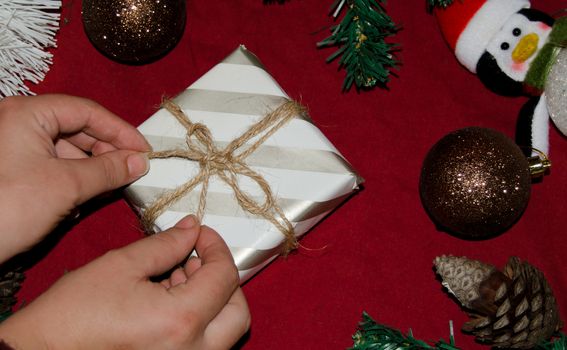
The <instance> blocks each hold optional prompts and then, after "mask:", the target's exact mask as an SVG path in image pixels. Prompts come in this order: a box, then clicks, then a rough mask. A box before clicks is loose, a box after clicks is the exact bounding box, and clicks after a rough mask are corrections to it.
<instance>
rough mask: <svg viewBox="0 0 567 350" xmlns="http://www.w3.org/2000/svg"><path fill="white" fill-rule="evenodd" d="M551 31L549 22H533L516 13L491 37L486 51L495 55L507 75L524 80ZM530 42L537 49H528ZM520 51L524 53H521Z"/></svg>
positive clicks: (517, 79)
mask: <svg viewBox="0 0 567 350" xmlns="http://www.w3.org/2000/svg"><path fill="white" fill-rule="evenodd" d="M550 31H551V27H550V26H548V25H547V24H545V23H543V22H537V21H536V22H532V21H530V20H528V19H527V18H526V17H525V16H524V15H522V14H519V13H516V14H514V15H512V16H511V17H510V19H509V20H508V21H506V23H505V24H504V26H503V27H502V30H501V31H500V32H498V33H497V34H496V35H495V36H494V37H493V38H492V39H491V41H490V42H489V43H488V46H487V48H486V51H488V52H489V53H490V54H492V56H494V58H495V59H496V61H497V62H498V66H499V67H500V69H502V71H503V72H504V73H505V74H506V75H508V76H509V77H510V78H512V79H514V80H516V81H523V80H524V78H525V77H526V72H527V71H528V68H529V67H530V63H531V62H532V61H533V60H534V58H535V56H536V55H537V53H538V52H539V50H540V49H541V48H542V46H543V45H544V44H545V42H546V41H547V37H548V36H549V33H550ZM528 42H529V44H527V43H528ZM530 44H531V46H532V47H533V48H534V49H535V50H534V49H531V50H530V49H526V46H530ZM519 45H520V46H521V47H519ZM536 45H537V48H535V46H536ZM517 48H518V49H517ZM520 51H522V52H523V53H522V54H519V52H520ZM514 52H515V54H514V55H513V53H514ZM530 53H531V54H530Z"/></svg>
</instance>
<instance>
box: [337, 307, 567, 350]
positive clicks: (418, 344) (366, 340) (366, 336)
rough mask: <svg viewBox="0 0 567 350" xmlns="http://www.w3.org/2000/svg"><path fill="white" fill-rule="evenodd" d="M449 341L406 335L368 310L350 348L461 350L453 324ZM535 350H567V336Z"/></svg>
mask: <svg viewBox="0 0 567 350" xmlns="http://www.w3.org/2000/svg"><path fill="white" fill-rule="evenodd" d="M450 328H451V329H450V341H449V343H447V342H445V341H444V340H442V339H441V340H440V341H438V342H437V343H435V344H434V345H430V344H428V343H426V342H424V341H422V340H419V339H416V338H414V337H413V334H412V332H411V330H410V331H409V332H408V334H407V335H404V334H403V333H402V332H400V331H399V330H397V329H394V328H390V327H388V326H384V325H381V324H378V323H376V321H374V320H373V319H372V317H370V316H369V315H368V314H367V313H366V312H363V313H362V321H361V322H360V323H359V325H358V329H357V331H356V333H355V334H354V335H353V336H352V340H353V343H354V344H353V347H351V348H349V349H348V350H393V349H395V350H460V349H459V348H457V347H456V346H455V340H454V337H453V326H452V324H451V326H450ZM533 350H567V336H566V335H565V334H564V333H560V334H558V335H557V336H556V337H554V338H553V339H549V340H547V341H545V342H543V343H541V344H538V345H537V346H536V347H535V348H534V349H533Z"/></svg>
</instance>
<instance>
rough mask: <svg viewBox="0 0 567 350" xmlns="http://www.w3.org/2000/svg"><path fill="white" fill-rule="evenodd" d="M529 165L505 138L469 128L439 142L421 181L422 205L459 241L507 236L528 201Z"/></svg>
mask: <svg viewBox="0 0 567 350" xmlns="http://www.w3.org/2000/svg"><path fill="white" fill-rule="evenodd" d="M530 187H531V175H530V164H529V163H528V160H527V159H526V157H525V156H524V155H523V154H522V151H521V150H520V148H519V147H518V146H517V145H516V144H515V143H514V142H513V141H512V140H510V139H509V138H508V137H506V136H505V135H503V134H501V133H499V132H497V131H494V130H491V129H486V128H479V127H470V128H465V129H461V130H457V131H455V132H452V133H450V134H448V135H446V136H445V137H443V138H442V139H441V140H439V141H438V142H437V143H436V144H435V145H434V146H433V148H432V149H431V150H430V151H429V153H428V154H427V156H426V158H425V161H424V163H423V168H422V170H421V178H420V184H419V188H420V194H421V200H422V203H423V205H424V207H425V209H426V210H427V212H428V214H429V215H430V216H431V218H432V219H433V221H434V222H435V223H436V224H437V225H438V226H439V228H440V229H442V230H445V231H448V232H449V233H452V234H455V235H457V236H459V237H461V238H467V239H484V238H490V237H493V236H495V235H497V234H500V233H502V232H504V231H505V230H506V229H508V228H509V227H510V226H512V225H513V224H514V223H515V222H516V221H517V220H518V218H519V217H520V215H521V214H522V213H523V211H524V209H525V208H526V205H527V203H528V199H529V197H530Z"/></svg>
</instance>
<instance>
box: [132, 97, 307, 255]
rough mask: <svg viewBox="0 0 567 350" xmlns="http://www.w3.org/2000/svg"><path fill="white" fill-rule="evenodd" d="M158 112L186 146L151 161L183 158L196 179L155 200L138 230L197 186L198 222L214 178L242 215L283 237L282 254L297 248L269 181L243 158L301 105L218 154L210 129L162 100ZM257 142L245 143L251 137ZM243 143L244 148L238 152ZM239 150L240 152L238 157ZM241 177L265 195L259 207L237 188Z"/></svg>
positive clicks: (278, 112)
mask: <svg viewBox="0 0 567 350" xmlns="http://www.w3.org/2000/svg"><path fill="white" fill-rule="evenodd" d="M162 108H165V109H166V110H167V111H169V112H170V113H171V114H172V115H173V116H174V117H175V119H177V121H178V122H179V123H180V124H181V125H182V126H183V127H184V128H185V129H186V130H187V133H186V136H185V141H186V143H187V149H173V150H165V151H158V152H150V153H149V158H150V159H164V158H182V159H187V160H190V161H194V162H197V163H198V164H199V169H200V170H199V172H198V173H197V175H196V176H195V177H193V178H191V179H190V180H188V181H187V182H185V183H184V184H182V185H180V186H179V187H177V188H176V189H174V190H172V191H170V192H167V193H165V194H164V195H162V196H161V197H159V198H158V199H157V200H155V201H154V202H153V203H152V204H151V205H150V206H149V207H148V208H146V210H145V211H144V212H143V214H142V219H141V220H142V225H143V226H144V227H145V228H151V227H153V224H154V222H155V220H156V219H157V218H158V217H159V216H160V215H161V214H162V213H163V212H164V211H165V210H166V209H167V208H169V207H170V206H171V205H172V204H174V203H175V202H177V201H178V200H180V199H181V198H183V197H184V196H185V195H186V194H188V193H190V192H191V191H192V190H193V189H194V188H195V187H197V186H198V185H199V184H201V185H202V187H201V192H200V194H199V204H198V207H197V213H196V216H197V218H198V219H199V220H200V221H201V220H202V219H203V216H204V213H205V208H206V204H207V203H206V202H207V192H208V187H209V182H210V179H211V177H213V176H217V177H219V178H220V179H221V180H223V181H224V182H225V183H226V184H227V185H228V186H230V187H231V188H232V190H233V192H234V196H235V198H236V200H237V202H238V204H239V205H240V206H241V207H242V209H244V210H245V211H247V212H249V213H251V214H253V215H257V216H260V217H262V218H264V219H266V220H267V221H269V222H271V223H272V224H273V225H274V226H275V227H276V228H277V229H278V230H279V231H280V232H281V233H282V234H283V235H284V237H285V240H284V242H283V251H282V253H283V254H287V253H289V252H290V251H291V250H293V249H295V248H297V239H296V237H295V233H294V228H293V225H292V224H291V222H290V221H289V220H288V219H287V218H286V216H285V214H284V212H283V210H282V209H281V208H280V206H279V205H278V203H277V201H276V199H275V197H274V195H273V193H272V190H271V188H270V186H269V184H268V182H267V181H266V180H265V179H264V178H263V177H262V175H260V174H259V173H257V172H256V171H254V170H252V169H251V168H250V167H249V166H248V165H247V164H246V162H245V160H246V158H247V157H248V156H249V155H250V154H252V153H253V152H254V151H255V150H256V149H257V148H258V147H259V146H260V145H262V144H263V143H264V142H265V141H266V140H267V139H268V138H269V137H270V136H272V135H273V134H274V133H275V132H276V131H277V130H279V129H280V128H281V127H282V126H283V125H285V124H286V123H287V122H289V121H290V120H291V119H293V118H295V117H296V116H297V115H304V114H306V110H305V108H304V107H303V106H301V105H300V104H299V103H297V102H295V101H287V102H285V103H283V104H282V105H281V106H279V107H278V108H276V109H275V110H273V111H272V112H270V113H268V114H267V115H265V116H264V117H263V118H262V119H260V120H259V121H258V122H256V123H255V124H253V125H252V126H251V127H250V128H249V129H248V130H247V131H246V132H244V133H243V134H242V135H241V136H240V137H238V138H236V139H234V140H232V141H231V142H230V143H229V144H228V145H227V146H226V147H225V148H224V149H219V148H218V147H217V146H216V145H215V143H214V141H213V138H212V134H211V131H210V130H209V128H208V127H207V126H206V125H204V124H201V123H193V122H192V121H191V120H190V119H189V117H188V116H187V115H186V114H185V113H184V112H183V110H182V109H181V108H180V107H179V106H178V105H177V104H176V103H174V102H173V101H171V100H168V99H166V100H164V101H163V103H162ZM256 136H258V138H257V139H256V140H255V141H254V142H252V143H250V144H247V142H248V141H250V140H251V139H252V138H254V137H256ZM245 144H246V146H247V147H243V146H244V145H245ZM237 151H240V152H237ZM239 176H244V177H247V178H249V179H251V180H252V181H253V182H255V183H256V184H257V185H258V187H259V188H260V189H261V191H262V192H263V195H264V200H263V202H258V201H257V200H255V199H254V198H252V197H251V196H249V195H248V194H247V193H245V192H243V191H242V190H241V189H240V186H239V184H238V177H239Z"/></svg>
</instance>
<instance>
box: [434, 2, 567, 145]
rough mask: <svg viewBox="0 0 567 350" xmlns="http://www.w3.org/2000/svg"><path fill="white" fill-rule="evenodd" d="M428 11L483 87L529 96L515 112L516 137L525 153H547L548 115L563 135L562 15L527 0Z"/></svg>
mask: <svg viewBox="0 0 567 350" xmlns="http://www.w3.org/2000/svg"><path fill="white" fill-rule="evenodd" d="M434 13H435V17H436V18H437V21H438V23H439V27H440V29H441V32H442V34H443V36H444V37H445V40H446V41H447V43H448V44H449V46H450V47H451V48H452V49H453V50H454V52H455V56H456V57H457V59H458V60H459V62H460V63H461V64H462V65H463V66H465V67H466V68H467V69H468V70H469V71H471V72H472V73H475V74H477V76H478V77H479V79H480V80H481V81H482V82H483V84H484V85H485V86H486V87H487V88H488V89H490V90H492V91H493V92H495V93H497V94H499V95H504V96H520V95H528V96H531V97H530V99H529V100H528V102H527V103H526V104H525V105H524V106H523V108H522V109H521V111H520V113H519V118H518V122H517V131H516V141H517V143H518V145H519V146H520V147H522V149H524V151H525V153H526V155H527V156H528V155H531V154H532V149H537V150H538V151H540V152H543V153H544V154H548V152H549V141H548V138H549V136H548V133H549V117H550V116H551V117H552V119H553V120H554V122H555V124H556V125H557V127H558V128H559V129H560V130H561V132H563V133H564V134H566V135H567V108H566V107H565V105H566V101H564V100H565V99H564V98H561V96H564V94H565V91H566V89H567V75H566V74H565V73H564V72H563V68H562V67H563V66H565V65H566V64H567V63H566V62H567V54H565V53H564V52H563V51H566V50H563V48H564V47H566V46H567V17H562V18H560V19H558V20H555V19H553V18H552V17H551V16H549V15H548V14H546V13H544V12H542V11H538V10H535V9H532V8H530V2H529V1H528V0H461V1H454V2H453V3H452V4H450V5H448V6H446V7H437V8H435V10H434ZM548 90H550V91H548ZM549 95H551V96H553V98H552V99H550V98H549ZM550 102H551V103H550Z"/></svg>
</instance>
